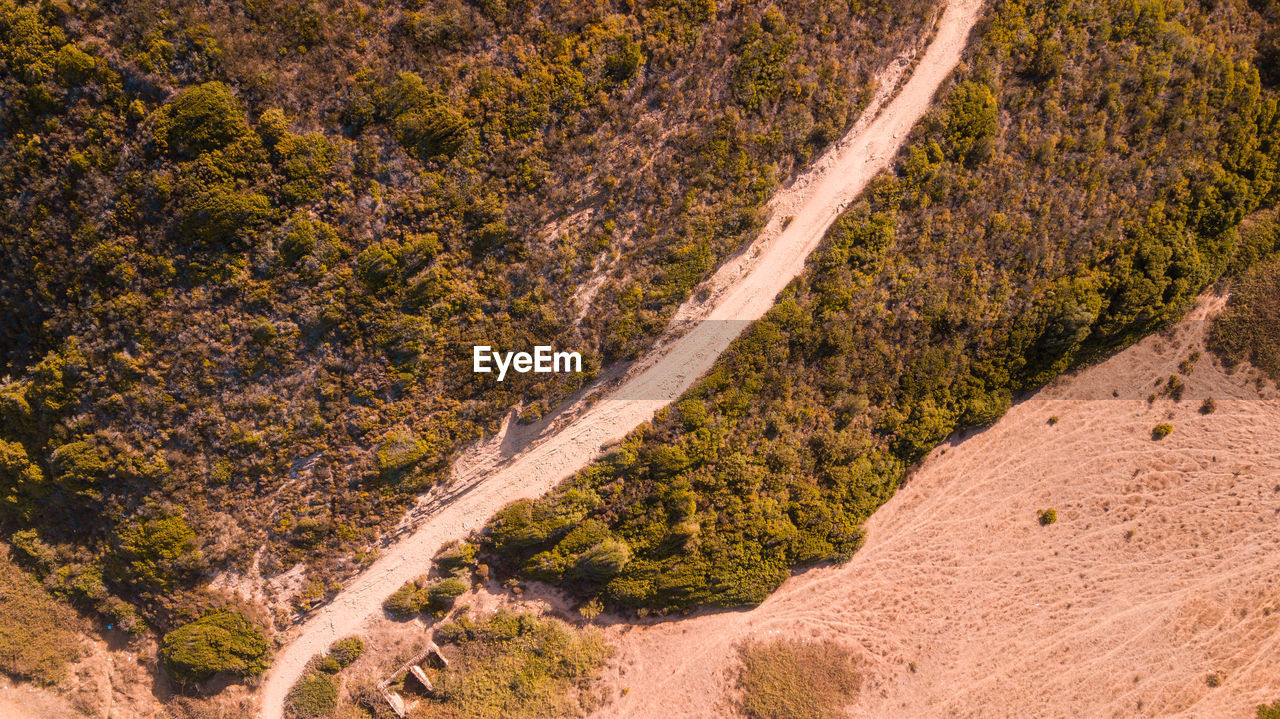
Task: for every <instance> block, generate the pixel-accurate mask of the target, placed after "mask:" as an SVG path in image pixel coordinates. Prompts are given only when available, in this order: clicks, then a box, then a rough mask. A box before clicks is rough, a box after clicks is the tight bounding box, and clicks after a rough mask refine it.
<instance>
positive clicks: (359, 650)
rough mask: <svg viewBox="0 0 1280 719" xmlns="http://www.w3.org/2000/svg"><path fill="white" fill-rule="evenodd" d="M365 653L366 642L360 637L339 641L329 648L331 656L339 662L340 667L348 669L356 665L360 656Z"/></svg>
mask: <svg viewBox="0 0 1280 719" xmlns="http://www.w3.org/2000/svg"><path fill="white" fill-rule="evenodd" d="M363 653H364V640H363V639H361V638H360V637H356V636H351V637H346V638H344V639H339V640H338V641H336V642H334V643H333V645H332V646H330V647H329V656H330V657H333V659H334V661H336V662H338V666H340V667H342V668H343V669H346V668H347V667H349V666H351V665H352V664H354V663H355V661H356V660H357V659H359V658H360V655H361V654H363Z"/></svg>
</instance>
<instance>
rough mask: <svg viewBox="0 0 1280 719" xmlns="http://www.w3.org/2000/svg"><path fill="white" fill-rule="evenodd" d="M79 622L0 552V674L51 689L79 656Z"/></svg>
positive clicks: (64, 606) (3, 551) (70, 612)
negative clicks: (26, 680) (1, 672)
mask: <svg viewBox="0 0 1280 719" xmlns="http://www.w3.org/2000/svg"><path fill="white" fill-rule="evenodd" d="M81 625H82V622H81V620H80V618H79V617H78V616H76V614H75V612H73V611H71V610H70V609H68V608H67V606H66V605H64V604H61V603H59V602H58V601H57V600H56V599H54V598H53V597H52V596H50V595H49V593H48V592H47V591H45V589H44V587H41V586H40V584H39V582H37V581H35V579H33V578H32V577H31V576H30V575H28V574H27V573H26V572H24V571H23V570H22V569H20V568H19V567H18V566H17V565H15V564H14V563H13V562H12V561H11V560H10V559H9V550H8V549H7V548H0V671H3V672H4V673H6V674H9V675H10V676H13V677H17V678H20V679H29V680H31V681H35V682H39V683H41V684H49V685H54V684H57V683H58V682H59V681H61V680H62V679H63V678H64V677H65V676H66V666H67V664H69V663H70V662H73V661H75V660H76V659H77V658H78V657H79V655H80V635H79V631H80V630H81Z"/></svg>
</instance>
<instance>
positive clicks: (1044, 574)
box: [598, 298, 1280, 719]
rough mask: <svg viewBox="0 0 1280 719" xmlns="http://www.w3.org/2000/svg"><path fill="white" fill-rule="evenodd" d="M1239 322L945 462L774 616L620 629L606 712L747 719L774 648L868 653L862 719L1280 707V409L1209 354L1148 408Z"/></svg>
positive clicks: (1124, 356)
mask: <svg viewBox="0 0 1280 719" xmlns="http://www.w3.org/2000/svg"><path fill="white" fill-rule="evenodd" d="M1220 306H1221V300H1220V299H1217V298H1213V299H1209V300H1205V301H1202V303H1201V304H1200V306H1199V307H1198V308H1197V309H1196V310H1195V311H1194V312H1193V313H1192V315H1191V316H1190V317H1189V318H1188V319H1187V320H1184V321H1183V323H1181V324H1180V325H1179V327H1178V331H1177V334H1176V336H1174V337H1173V338H1172V339H1170V338H1168V337H1162V336H1156V337H1150V338H1147V339H1146V340H1144V341H1143V342H1141V343H1139V344H1138V345H1136V346H1134V347H1132V348H1130V349H1128V350H1126V351H1124V352H1122V353H1120V354H1118V355H1116V356H1114V357H1112V358H1110V359H1109V360H1108V361H1106V362H1104V363H1102V364H1100V365H1098V366H1095V367H1092V368H1090V369H1088V370H1086V371H1084V372H1082V373H1081V374H1079V375H1076V376H1072V377H1065V378H1062V379H1060V380H1059V381H1058V382H1056V383H1054V384H1053V385H1052V386H1050V387H1048V388H1046V389H1044V390H1042V391H1041V392H1039V393H1038V394H1036V395H1035V396H1034V397H1032V398H1030V399H1028V400H1027V401H1024V402H1022V403H1020V404H1018V405H1017V406H1015V407H1013V408H1012V409H1011V410H1010V411H1009V412H1008V414H1007V415H1006V416H1005V417H1004V418H1003V419H1001V420H1000V421H999V422H998V423H996V425H995V426H994V427H991V428H990V429H987V430H986V431H984V432H981V433H978V434H975V435H973V436H971V437H969V438H968V439H965V440H963V441H956V442H953V443H949V444H947V445H944V446H942V447H940V448H939V449H937V450H935V451H934V452H933V454H931V455H930V456H929V458H928V459H927V460H926V461H925V462H924V463H923V465H922V466H921V467H920V469H919V470H918V471H917V472H916V473H915V474H913V475H912V478H911V479H910V481H909V483H908V484H907V486H905V487H904V488H903V489H902V490H901V491H900V492H898V494H897V495H896V496H895V497H894V498H893V499H892V500H890V501H889V502H888V503H887V504H886V505H885V506H884V507H882V508H881V509H880V510H879V511H878V512H877V513H876V514H875V515H874V516H873V517H872V519H871V520H870V521H869V522H868V525H867V531H868V537H867V543H866V545H865V546H864V547H863V548H862V549H861V550H860V551H859V552H858V553H857V554H855V555H854V557H853V559H852V560H850V561H849V562H848V563H847V564H845V565H843V566H840V567H829V568H821V569H815V570H811V571H809V572H806V573H804V574H802V575H798V576H796V577H793V578H792V579H791V580H789V581H788V582H787V583H786V584H784V585H783V586H782V587H781V588H780V589H779V590H778V591H777V592H775V593H774V594H773V595H772V596H771V597H770V598H769V599H768V600H767V601H766V602H765V603H763V604H762V605H761V606H759V607H758V608H756V609H754V610H752V611H748V612H725V613H719V614H703V615H699V616H695V617H692V618H688V619H683V620H677V621H669V622H663V623H656V624H652V625H646V626H642V627H626V626H625V625H619V626H618V627H615V628H613V629H611V630H610V631H611V632H612V633H613V634H614V638H615V640H616V641H617V642H618V644H619V646H620V649H619V653H618V655H617V656H616V658H615V660H614V662H613V664H612V665H611V667H610V669H609V670H608V671H609V679H608V681H610V682H611V683H612V684H613V685H614V687H615V689H616V691H615V692H614V696H615V697H617V699H616V700H615V702H614V703H613V704H611V705H609V706H608V707H606V708H605V709H604V710H602V711H601V712H599V713H598V717H599V718H600V719H603V717H651V716H663V717H667V718H668V719H679V718H685V717H726V716H735V714H733V713H732V711H731V703H730V702H731V699H730V697H731V695H732V688H731V687H732V684H733V676H734V675H733V672H734V671H735V670H734V661H735V645H736V644H737V643H738V642H741V641H743V640H747V639H753V638H768V637H774V636H777V637H788V638H797V637H798V638H807V637H822V638H832V639H835V640H837V641H841V642H844V643H846V644H848V645H849V646H851V647H853V648H854V649H855V651H857V652H858V654H859V655H860V656H861V657H862V662H863V667H864V671H865V674H866V679H867V681H866V683H865V684H864V689H863V691H862V693H861V694H860V696H859V697H858V699H857V700H856V702H855V703H854V705H853V706H852V707H850V716H852V717H878V718H883V717H937V716H947V717H984V718H986V717H1010V718H1013V717H1018V718H1019V719H1024V718H1026V717H1123V718H1126V719H1127V718H1129V717H1180V718H1187V719H1189V718H1190V717H1197V718H1198V719H1210V718H1212V717H1224V718H1225V717H1233V718H1234V719H1245V718H1246V717H1251V716H1253V708H1254V707H1255V706H1256V705H1258V704H1259V703H1263V702H1271V701H1276V700H1280V611H1276V610H1280V579H1277V577H1280V523H1278V522H1277V520H1276V517H1277V514H1280V441H1277V440H1276V437H1277V436H1280V398H1278V397H1280V395H1278V393H1277V392H1276V391H1275V390H1274V389H1267V390H1265V391H1263V392H1261V393H1260V390H1259V389H1258V387H1257V385H1256V384H1254V383H1253V382H1252V381H1251V377H1250V376H1248V375H1246V373H1244V372H1238V373H1235V374H1231V373H1227V372H1225V371H1224V370H1223V369H1222V368H1221V367H1218V366H1216V365H1215V364H1214V362H1213V360H1212V358H1211V357H1210V356H1208V355H1205V356H1204V357H1202V358H1201V359H1200V361H1199V363H1198V365H1197V367H1196V369H1195V370H1194V371H1193V372H1192V373H1191V375H1190V378H1189V379H1188V380H1187V390H1186V394H1185V399H1183V400H1182V401H1181V402H1179V403H1175V402H1173V401H1172V400H1169V399H1159V400H1157V401H1156V402H1155V403H1154V404H1148V402H1147V401H1146V399H1145V398H1146V397H1147V396H1148V395H1149V394H1150V393H1151V392H1152V391H1153V385H1154V383H1155V382H1156V381H1157V380H1161V381H1162V380H1164V379H1166V378H1167V377H1168V376H1169V375H1170V374H1173V373H1175V372H1176V371H1177V367H1178V363H1179V362H1180V361H1182V360H1183V359H1185V358H1186V357H1187V356H1188V355H1189V354H1190V353H1191V352H1192V351H1194V350H1196V349H1200V348H1202V342H1201V334H1202V329H1203V327H1204V322H1203V321H1202V320H1203V318H1204V317H1205V315H1206V314H1207V313H1209V312H1211V311H1214V310H1216V308H1217V307H1220ZM1113 392H1118V397H1117V396H1115V395H1113ZM1205 397H1214V398H1215V400H1216V402H1217V410H1216V412H1214V413H1213V414H1209V415H1202V414H1200V413H1199V412H1198V411H1197V410H1198V408H1199V406H1200V403H1201V400H1202V399H1203V398H1205ZM1055 416H1056V417H1057V418H1058V422H1057V423H1056V424H1054V425H1050V424H1049V423H1048V419H1049V418H1050V417H1055ZM1163 421H1168V422H1171V423H1172V424H1174V426H1175V430H1174V432H1173V434H1172V435H1170V436H1169V437H1167V438H1165V439H1164V440H1162V441H1159V442H1156V441H1153V440H1152V439H1151V434H1150V433H1151V428H1152V427H1154V426H1155V425H1156V424H1157V423H1159V422H1163ZM1044 507H1054V508H1055V509H1057V511H1058V517H1059V519H1058V521H1057V523H1056V524H1053V525H1051V526H1049V527H1041V526H1039V525H1038V524H1037V522H1036V511H1037V509H1039V508H1044ZM1130 532H1132V534H1129V533H1130ZM913 663H914V667H913V666H912V665H913ZM1213 672H1218V673H1221V675H1222V677H1223V680H1222V683H1221V686H1219V687H1217V688H1212V687H1210V686H1209V684H1208V682H1207V681H1206V679H1207V677H1208V676H1209V674H1210V673H1213ZM624 688H625V689H626V690H627V691H625V692H623V691H622V690H623V689H624Z"/></svg>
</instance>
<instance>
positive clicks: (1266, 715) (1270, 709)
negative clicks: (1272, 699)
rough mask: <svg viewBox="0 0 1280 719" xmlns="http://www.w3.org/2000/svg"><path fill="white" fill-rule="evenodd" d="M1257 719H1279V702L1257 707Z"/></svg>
mask: <svg viewBox="0 0 1280 719" xmlns="http://www.w3.org/2000/svg"><path fill="white" fill-rule="evenodd" d="M1257 719H1280V702H1276V703H1274V704H1260V705H1258V715H1257Z"/></svg>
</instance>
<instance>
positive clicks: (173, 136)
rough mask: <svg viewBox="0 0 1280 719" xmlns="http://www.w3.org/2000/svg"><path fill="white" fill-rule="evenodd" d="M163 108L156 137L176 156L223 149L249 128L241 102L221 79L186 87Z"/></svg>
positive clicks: (194, 155) (189, 156)
mask: <svg viewBox="0 0 1280 719" xmlns="http://www.w3.org/2000/svg"><path fill="white" fill-rule="evenodd" d="M160 112H161V116H160V118H159V120H158V122H157V126H156V137H157V139H159V140H161V141H163V142H164V143H165V145H166V146H167V147H168V150H169V153H170V154H171V155H173V156H175V157H180V158H186V159H190V158H194V157H198V156H199V155H202V154H204V153H206V152H211V151H213V150H220V149H222V148H224V147H226V146H227V145H230V144H231V143H232V142H235V141H236V140H237V139H239V138H241V137H243V136H244V135H245V134H247V133H248V132H249V124H248V123H247V122H245V119H244V111H243V110H242V109H241V108H240V103H239V102H238V101H237V100H236V98H235V96H234V95H232V94H231V88H229V87H227V86H226V85H224V84H223V83H221V82H206V83H204V84H203V85H197V86H196V87H190V88H187V89H186V90H183V91H182V92H180V93H178V95H177V96H176V97H174V98H173V100H172V101H170V102H169V104H168V105H165V106H164V107H163V108H162V109H161V110H160Z"/></svg>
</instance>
